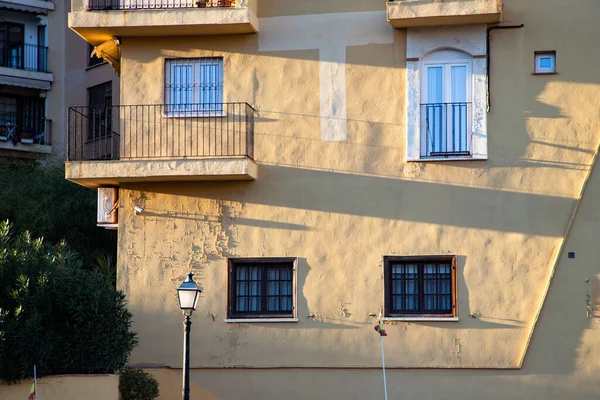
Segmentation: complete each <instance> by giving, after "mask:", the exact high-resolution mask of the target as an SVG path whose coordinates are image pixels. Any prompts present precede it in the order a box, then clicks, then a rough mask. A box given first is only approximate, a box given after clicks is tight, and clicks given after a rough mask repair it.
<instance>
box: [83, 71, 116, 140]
mask: <svg viewBox="0 0 600 400" xmlns="http://www.w3.org/2000/svg"><path fill="white" fill-rule="evenodd" d="M88 107H89V111H88V125H89V129H88V141H90V140H97V139H100V138H103V137H106V136H109V135H110V134H111V132H112V116H111V114H112V113H111V111H112V110H111V107H112V82H105V83H103V84H101V85H96V86H92V87H90V88H88Z"/></svg>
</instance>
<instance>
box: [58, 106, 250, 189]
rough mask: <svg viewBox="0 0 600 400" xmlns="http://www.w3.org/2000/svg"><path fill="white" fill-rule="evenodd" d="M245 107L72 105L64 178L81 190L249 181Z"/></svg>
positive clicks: (248, 145) (248, 125) (247, 129)
mask: <svg viewBox="0 0 600 400" xmlns="http://www.w3.org/2000/svg"><path fill="white" fill-rule="evenodd" d="M254 114H255V111H254V109H253V108H252V107H251V106H250V105H248V104H247V103H218V104H173V105H168V104H153V105H127V106H110V107H71V108H70V109H69V117H68V134H67V141H68V144H67V163H66V178H67V179H69V180H71V181H73V182H76V183H79V184H81V185H84V186H87V187H90V188H95V187H99V186H107V185H109V186H119V185H120V184H122V183H125V182H156V181H221V180H254V179H256V170H257V166H256V163H255V162H254Z"/></svg>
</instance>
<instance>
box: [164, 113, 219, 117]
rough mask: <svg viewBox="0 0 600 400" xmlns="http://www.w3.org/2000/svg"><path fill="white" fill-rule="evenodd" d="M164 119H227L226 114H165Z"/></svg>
mask: <svg viewBox="0 0 600 400" xmlns="http://www.w3.org/2000/svg"><path fill="white" fill-rule="evenodd" d="M162 117H163V118H224V117H227V113H225V112H220V113H219V112H181V113H172V114H164V115H163V116H162Z"/></svg>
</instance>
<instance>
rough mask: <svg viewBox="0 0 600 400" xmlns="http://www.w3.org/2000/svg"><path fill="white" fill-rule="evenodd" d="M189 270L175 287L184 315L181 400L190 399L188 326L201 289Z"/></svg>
mask: <svg viewBox="0 0 600 400" xmlns="http://www.w3.org/2000/svg"><path fill="white" fill-rule="evenodd" d="M192 276H194V274H192V273H191V272H190V273H188V276H187V278H186V279H185V281H183V283H182V284H181V285H180V286H179V287H178V288H177V297H178V298H179V308H181V311H183V315H185V320H184V322H183V400H190V327H191V326H192V320H191V316H192V312H194V310H195V309H196V303H197V302H198V297H200V296H199V295H200V293H202V290H200V288H199V287H198V286H196V282H194V280H193V279H192Z"/></svg>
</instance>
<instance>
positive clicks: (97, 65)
mask: <svg viewBox="0 0 600 400" xmlns="http://www.w3.org/2000/svg"><path fill="white" fill-rule="evenodd" d="M107 64H108V63H107V62H106V61H104V62H101V63H98V64H94V65H88V66H87V67H85V70H86V71H89V70H90V69H94V68H98V67H100V66H102V65H107Z"/></svg>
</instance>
